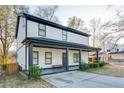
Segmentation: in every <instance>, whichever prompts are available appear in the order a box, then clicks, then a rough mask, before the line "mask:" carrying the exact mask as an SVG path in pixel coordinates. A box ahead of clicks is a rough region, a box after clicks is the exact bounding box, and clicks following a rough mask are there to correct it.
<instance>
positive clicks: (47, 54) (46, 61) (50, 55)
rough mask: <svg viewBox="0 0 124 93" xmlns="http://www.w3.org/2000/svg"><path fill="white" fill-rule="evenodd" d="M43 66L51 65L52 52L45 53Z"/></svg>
mask: <svg viewBox="0 0 124 93" xmlns="http://www.w3.org/2000/svg"><path fill="white" fill-rule="evenodd" d="M45 64H52V52H45Z"/></svg>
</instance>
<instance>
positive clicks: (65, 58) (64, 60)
mask: <svg viewBox="0 0 124 93" xmlns="http://www.w3.org/2000/svg"><path fill="white" fill-rule="evenodd" d="M62 63H63V68H64V70H65V71H66V70H67V56H66V53H63V54H62Z"/></svg>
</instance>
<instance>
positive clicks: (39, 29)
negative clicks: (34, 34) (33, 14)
mask: <svg viewBox="0 0 124 93" xmlns="http://www.w3.org/2000/svg"><path fill="white" fill-rule="evenodd" d="M40 25H44V24H40V23H39V24H38V36H42V37H46V25H44V26H45V29H41V28H40ZM40 31H43V32H45V35H40Z"/></svg>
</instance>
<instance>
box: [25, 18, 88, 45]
mask: <svg viewBox="0 0 124 93" xmlns="http://www.w3.org/2000/svg"><path fill="white" fill-rule="evenodd" d="M27 25H28V26H27V28H28V30H27V31H28V32H27V36H28V37H41V38H42V36H38V23H36V22H33V21H29V20H28V21H27ZM45 38H49V39H55V40H61V41H63V40H62V29H59V28H55V27H51V26H46V37H45ZM67 42H74V43H79V44H85V45H88V44H89V37H86V36H82V35H79V34H76V33H72V32H68V31H67Z"/></svg>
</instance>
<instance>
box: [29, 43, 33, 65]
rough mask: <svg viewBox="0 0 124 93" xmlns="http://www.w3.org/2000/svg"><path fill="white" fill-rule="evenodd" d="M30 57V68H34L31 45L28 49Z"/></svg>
mask: <svg viewBox="0 0 124 93" xmlns="http://www.w3.org/2000/svg"><path fill="white" fill-rule="evenodd" d="M28 55H29V62H28V63H29V66H32V64H33V45H32V44H30V45H29V48H28Z"/></svg>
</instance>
